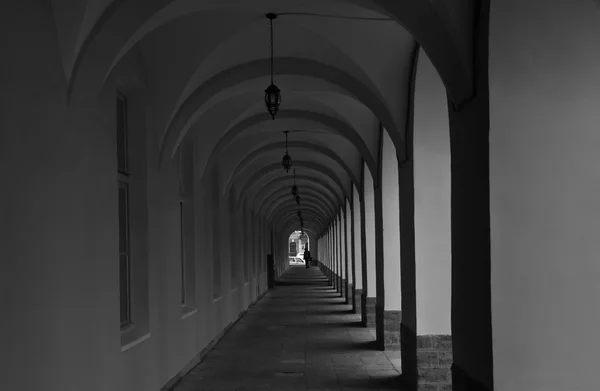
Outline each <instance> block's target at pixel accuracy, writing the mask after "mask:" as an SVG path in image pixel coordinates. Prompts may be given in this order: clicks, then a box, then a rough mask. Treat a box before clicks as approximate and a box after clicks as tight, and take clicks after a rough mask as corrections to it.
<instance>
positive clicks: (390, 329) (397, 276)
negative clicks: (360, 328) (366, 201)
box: [376, 128, 402, 350]
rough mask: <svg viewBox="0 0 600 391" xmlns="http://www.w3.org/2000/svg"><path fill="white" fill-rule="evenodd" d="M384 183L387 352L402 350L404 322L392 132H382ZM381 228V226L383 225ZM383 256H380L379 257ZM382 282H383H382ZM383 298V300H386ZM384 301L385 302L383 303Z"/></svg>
mask: <svg viewBox="0 0 600 391" xmlns="http://www.w3.org/2000/svg"><path fill="white" fill-rule="evenodd" d="M381 142H382V149H381V151H382V152H381V164H380V165H379V167H380V169H381V183H380V186H379V187H380V188H381V190H380V191H377V192H376V194H377V197H381V199H377V200H376V202H377V203H379V202H381V221H380V222H379V220H378V223H379V224H381V228H379V227H377V228H376V229H377V232H379V230H380V229H381V236H382V238H381V240H380V243H378V246H381V250H380V249H379V248H378V251H377V253H378V258H379V256H383V259H381V260H378V266H380V267H381V266H383V270H381V274H382V275H383V278H382V280H383V287H384V289H383V292H381V291H382V290H381V289H380V290H378V292H377V306H378V312H382V315H380V317H381V319H378V321H379V322H380V323H382V324H380V325H379V327H378V333H380V334H382V335H378V338H377V339H378V340H379V341H381V342H382V343H383V348H384V349H386V350H388V349H390V350H400V328H401V321H402V312H401V310H402V291H401V289H400V288H401V284H400V282H401V264H400V188H399V187H400V186H399V182H398V157H397V154H396V147H395V146H394V143H393V141H392V139H391V138H390V136H389V134H388V132H387V131H386V130H385V129H383V128H382V130H381ZM379 224H378V225H379ZM379 254H380V255H379ZM378 280H379V279H378ZM382 294H383V297H382ZM382 299H383V300H382Z"/></svg>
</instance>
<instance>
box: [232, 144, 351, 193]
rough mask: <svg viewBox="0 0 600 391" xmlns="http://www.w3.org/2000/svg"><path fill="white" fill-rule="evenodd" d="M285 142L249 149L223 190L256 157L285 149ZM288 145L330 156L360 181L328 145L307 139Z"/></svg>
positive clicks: (349, 174)
mask: <svg viewBox="0 0 600 391" xmlns="http://www.w3.org/2000/svg"><path fill="white" fill-rule="evenodd" d="M285 145H286V144H285V142H276V143H272V144H268V145H266V146H263V147H261V148H258V149H255V150H253V151H249V153H248V155H246V156H245V157H244V158H243V159H241V160H240V162H239V163H238V164H237V166H236V167H235V169H234V170H233V172H232V173H231V174H230V176H229V178H228V179H227V185H226V186H225V189H224V191H223V193H227V192H228V191H229V189H230V188H231V186H232V184H233V180H234V179H235V177H237V176H238V175H239V174H240V173H241V171H242V170H244V168H245V167H247V166H249V165H250V163H251V162H252V161H253V160H254V159H256V158H257V157H258V156H260V155H262V154H263V153H265V152H270V151H273V150H275V149H279V150H283V148H285ZM288 146H289V147H290V148H294V147H295V148H301V149H308V150H311V151H315V152H317V153H319V154H321V155H323V156H325V157H328V158H330V159H331V160H333V161H335V162H336V163H337V164H338V165H340V166H341V167H342V168H343V170H344V171H345V172H346V174H348V177H350V178H351V179H352V181H353V183H360V181H359V179H358V177H357V176H356V175H355V174H354V172H353V171H352V170H351V169H350V167H348V165H347V164H346V162H344V161H343V160H342V159H341V158H340V157H339V155H338V154H337V153H335V152H334V151H333V150H331V149H330V148H328V147H324V146H321V145H318V144H314V143H310V142H306V141H292V142H289V143H288Z"/></svg>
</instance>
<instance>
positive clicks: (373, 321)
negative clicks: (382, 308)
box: [365, 297, 377, 327]
mask: <svg viewBox="0 0 600 391" xmlns="http://www.w3.org/2000/svg"><path fill="white" fill-rule="evenodd" d="M376 304H377V298H376V297H367V300H366V303H365V308H366V315H367V324H366V326H367V327H375V326H376V325H377V311H376V308H375V306H376Z"/></svg>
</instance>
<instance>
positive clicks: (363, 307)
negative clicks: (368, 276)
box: [360, 289, 367, 327]
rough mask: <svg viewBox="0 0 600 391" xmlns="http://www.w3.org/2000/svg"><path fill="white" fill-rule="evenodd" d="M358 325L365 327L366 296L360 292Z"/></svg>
mask: <svg viewBox="0 0 600 391" xmlns="http://www.w3.org/2000/svg"><path fill="white" fill-rule="evenodd" d="M360 323H361V324H362V326H363V327H367V294H366V293H364V292H363V290H362V289H361V290H360Z"/></svg>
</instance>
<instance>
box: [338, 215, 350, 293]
mask: <svg viewBox="0 0 600 391" xmlns="http://www.w3.org/2000/svg"><path fill="white" fill-rule="evenodd" d="M345 226H346V224H345V222H344V210H343V208H341V207H340V214H339V218H338V237H339V239H340V241H339V249H340V288H341V292H340V294H341V295H342V297H343V298H344V299H345V303H348V277H347V276H346V260H347V258H346V235H344V227H345Z"/></svg>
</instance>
